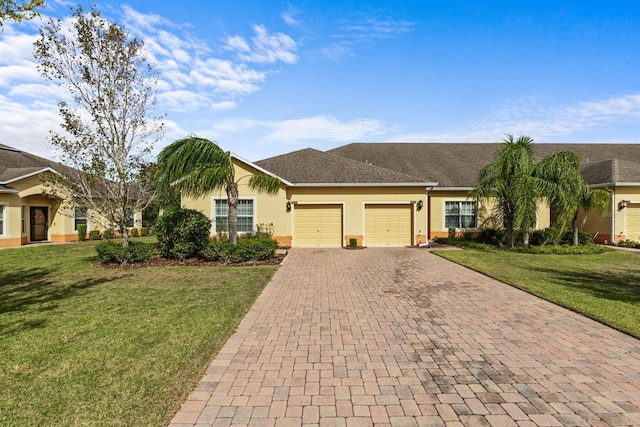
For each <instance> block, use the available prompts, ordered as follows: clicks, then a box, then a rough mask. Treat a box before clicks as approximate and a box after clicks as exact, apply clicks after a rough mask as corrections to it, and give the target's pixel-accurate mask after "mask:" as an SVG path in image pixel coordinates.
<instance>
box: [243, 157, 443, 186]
mask: <svg viewBox="0 0 640 427" xmlns="http://www.w3.org/2000/svg"><path fill="white" fill-rule="evenodd" d="M255 164H256V165H258V166H260V167H261V168H263V169H266V170H268V171H270V172H272V173H274V174H275V175H277V176H279V177H281V178H284V179H286V180H287V181H289V182H292V183H294V184H361V185H364V184H416V185H421V184H424V185H429V184H433V182H426V181H425V180H424V179H422V178H419V177H415V176H410V175H407V174H404V173H401V172H398V171H393V170H389V169H385V168H381V167H378V166H375V165H371V164H366V163H365V162H361V161H357V160H353V159H348V158H346V157H341V156H337V155H335V154H331V153H325V152H323V151H319V150H315V149H313V148H305V149H303V150H298V151H294V152H292V153H288V154H283V155H281V156H276V157H271V158H269V159H264V160H260V161H257V162H255Z"/></svg>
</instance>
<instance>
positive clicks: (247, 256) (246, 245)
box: [202, 238, 278, 264]
mask: <svg viewBox="0 0 640 427" xmlns="http://www.w3.org/2000/svg"><path fill="white" fill-rule="evenodd" d="M277 247H278V243H277V242H276V241H275V240H273V239H256V238H253V239H238V242H237V243H236V244H235V245H232V244H231V243H229V241H228V240H220V241H214V242H210V243H209V244H208V245H207V246H206V248H205V249H204V250H203V251H202V258H203V259H204V260H206V261H219V262H220V263H222V264H237V263H241V262H248V261H262V260H265V259H269V258H271V257H273V256H274V255H275V252H276V248H277Z"/></svg>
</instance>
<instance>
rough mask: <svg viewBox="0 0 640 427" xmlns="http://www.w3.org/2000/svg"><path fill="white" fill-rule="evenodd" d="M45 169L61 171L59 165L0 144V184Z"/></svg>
mask: <svg viewBox="0 0 640 427" xmlns="http://www.w3.org/2000/svg"><path fill="white" fill-rule="evenodd" d="M47 168H51V169H54V170H61V169H63V168H62V167H61V165H60V164H59V163H56V162H53V161H51V160H47V159H43V158H42V157H38V156H35V155H33V154H30V153H27V152H24V151H20V150H18V149H16V148H13V147H9V146H8V145H4V144H0V184H3V183H5V184H6V183H8V182H11V181H13V180H15V179H17V178H20V177H22V176H27V175H30V174H33V173H37V172H39V171H42V170H44V169H47Z"/></svg>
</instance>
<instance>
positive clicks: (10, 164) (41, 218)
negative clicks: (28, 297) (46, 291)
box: [0, 144, 141, 248]
mask: <svg viewBox="0 0 640 427" xmlns="http://www.w3.org/2000/svg"><path fill="white" fill-rule="evenodd" d="M62 169H63V167H62V166H61V165H60V164H58V163H56V162H53V161H51V160H47V159H44V158H42V157H38V156H35V155H33V154H30V153H27V152H24V151H22V150H19V149H16V148H13V147H9V146H7V145H3V144H0V248H2V247H13V246H21V245H26V244H28V243H36V242H69V241H73V240H77V239H78V233H77V227H78V225H79V224H87V230H92V229H98V228H100V227H99V226H98V224H97V221H95V219H96V216H95V215H97V213H93V212H91V211H88V210H87V209H82V208H75V209H73V210H69V209H68V208H67V209H65V208H63V207H61V200H59V199H55V198H53V199H52V198H49V197H45V196H43V190H44V187H43V186H42V184H41V181H40V175H41V174H42V173H45V172H54V173H59V172H60V171H61V170H62ZM136 216H137V219H138V220H140V219H141V217H140V213H136ZM134 220H135V218H134V217H132V218H131V222H132V223H131V226H132V227H133V226H134Z"/></svg>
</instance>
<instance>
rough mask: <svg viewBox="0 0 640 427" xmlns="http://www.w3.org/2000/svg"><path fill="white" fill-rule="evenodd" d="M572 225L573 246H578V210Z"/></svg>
mask: <svg viewBox="0 0 640 427" xmlns="http://www.w3.org/2000/svg"><path fill="white" fill-rule="evenodd" d="M571 225H572V227H573V242H572V244H573V246H578V234H579V233H578V230H579V227H578V211H576V213H575V215H573V221H571Z"/></svg>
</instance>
